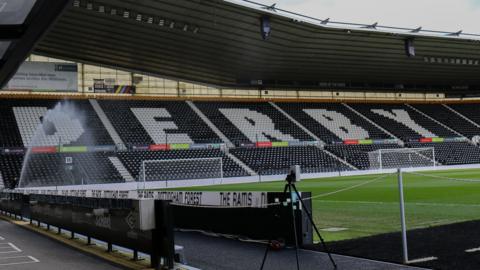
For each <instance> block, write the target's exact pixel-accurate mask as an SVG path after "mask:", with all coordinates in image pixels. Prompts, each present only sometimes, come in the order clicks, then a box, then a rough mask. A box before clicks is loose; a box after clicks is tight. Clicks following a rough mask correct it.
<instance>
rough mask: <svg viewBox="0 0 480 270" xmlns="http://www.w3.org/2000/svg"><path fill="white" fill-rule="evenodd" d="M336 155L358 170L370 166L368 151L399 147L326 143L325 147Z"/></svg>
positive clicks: (395, 145) (394, 145)
mask: <svg viewBox="0 0 480 270" xmlns="http://www.w3.org/2000/svg"><path fill="white" fill-rule="evenodd" d="M325 148H326V149H327V150H329V151H330V152H332V153H334V154H335V155H336V156H338V157H340V158H342V159H344V160H346V161H347V162H348V163H350V164H352V165H353V166H355V167H356V168H358V169H360V170H368V169H370V168H371V164H370V158H369V155H368V153H369V152H372V151H376V150H379V149H393V148H400V146H399V145H398V144H376V145H328V146H326V147H325Z"/></svg>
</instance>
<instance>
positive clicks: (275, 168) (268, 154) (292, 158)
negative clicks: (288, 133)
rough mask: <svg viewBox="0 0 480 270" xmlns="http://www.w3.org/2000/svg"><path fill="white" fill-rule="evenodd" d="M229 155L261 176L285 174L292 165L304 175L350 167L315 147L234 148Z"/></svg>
mask: <svg viewBox="0 0 480 270" xmlns="http://www.w3.org/2000/svg"><path fill="white" fill-rule="evenodd" d="M230 153H232V154H234V155H235V156H236V157H238V158H239V159H240V160H242V161H243V162H244V163H245V164H247V165H248V166H249V167H250V168H252V169H253V170H254V171H255V172H257V173H259V174H261V175H274V174H286V173H288V171H289V169H290V166H293V165H300V166H301V168H302V172H304V173H319V172H334V171H345V170H350V167H348V166H346V165H345V164H343V163H341V162H340V161H338V160H337V159H335V158H334V157H332V156H330V155H328V154H327V153H325V152H324V151H323V150H321V149H319V148H318V147H315V146H306V147H305V146H296V147H280V148H254V149H249V148H236V149H232V150H230Z"/></svg>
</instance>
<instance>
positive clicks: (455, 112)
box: [442, 104, 480, 128]
mask: <svg viewBox="0 0 480 270" xmlns="http://www.w3.org/2000/svg"><path fill="white" fill-rule="evenodd" d="M442 106H443V107H445V108H447V109H448V110H449V111H451V112H453V113H454V114H456V115H458V116H460V117H462V118H463V119H465V120H466V121H467V122H469V123H470V124H472V125H474V126H476V127H478V128H480V125H479V124H477V123H475V122H474V121H472V120H470V118H468V117H466V116H465V115H463V114H461V113H459V112H457V111H456V110H455V109H453V108H452V107H450V106H448V105H447V104H442Z"/></svg>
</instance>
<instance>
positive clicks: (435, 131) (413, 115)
mask: <svg viewBox="0 0 480 270" xmlns="http://www.w3.org/2000/svg"><path fill="white" fill-rule="evenodd" d="M349 105H350V106H351V107H352V108H354V109H355V110H357V111H358V112H360V113H362V114H363V115H365V116H367V117H368V118H369V119H370V120H372V121H374V122H375V123H376V124H378V125H380V126H381V127H383V128H384V129H386V130H388V131H389V132H391V133H392V134H394V135H395V136H397V137H398V138H400V139H401V140H404V141H408V140H411V139H419V138H431V137H458V135H457V134H455V133H454V132H452V131H450V130H448V129H447V128H445V127H443V126H441V125H439V124H438V123H436V122H434V121H432V120H431V119H429V118H427V117H426V116H424V115H422V114H421V113H419V112H417V111H415V110H413V109H411V108H409V107H408V106H406V105H404V104H349Z"/></svg>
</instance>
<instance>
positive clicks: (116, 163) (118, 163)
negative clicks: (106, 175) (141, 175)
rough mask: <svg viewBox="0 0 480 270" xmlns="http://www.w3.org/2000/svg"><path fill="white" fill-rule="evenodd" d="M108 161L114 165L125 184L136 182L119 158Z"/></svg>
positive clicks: (111, 158)
mask: <svg viewBox="0 0 480 270" xmlns="http://www.w3.org/2000/svg"><path fill="white" fill-rule="evenodd" d="M108 160H110V162H111V163H112V165H113V167H115V169H117V171H118V173H119V174H120V175H121V176H122V178H123V179H124V180H125V182H135V179H134V178H133V177H132V175H131V174H130V172H128V170H127V168H125V166H124V165H123V163H122V162H121V161H120V159H119V158H118V157H108Z"/></svg>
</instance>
